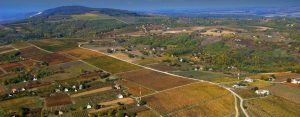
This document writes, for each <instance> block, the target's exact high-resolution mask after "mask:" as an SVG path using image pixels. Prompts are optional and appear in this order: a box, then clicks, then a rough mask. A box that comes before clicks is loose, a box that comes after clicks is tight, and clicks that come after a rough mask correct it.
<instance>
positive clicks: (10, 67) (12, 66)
mask: <svg viewBox="0 0 300 117" xmlns="http://www.w3.org/2000/svg"><path fill="white" fill-rule="evenodd" d="M0 67H1V68H3V69H4V70H5V71H7V72H13V71H14V70H16V69H18V68H24V66H23V65H22V64H21V63H8V64H3V65H0Z"/></svg>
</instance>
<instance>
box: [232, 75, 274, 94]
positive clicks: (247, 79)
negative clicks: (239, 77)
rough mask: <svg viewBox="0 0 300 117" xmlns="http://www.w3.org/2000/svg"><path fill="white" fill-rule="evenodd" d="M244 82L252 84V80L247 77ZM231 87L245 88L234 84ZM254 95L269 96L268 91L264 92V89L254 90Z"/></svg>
mask: <svg viewBox="0 0 300 117" xmlns="http://www.w3.org/2000/svg"><path fill="white" fill-rule="evenodd" d="M244 82H246V83H252V82H254V80H253V79H251V78H248V77H247V78H245V79H244ZM232 87H233V88H245V87H246V85H242V84H235V85H233V86H232ZM255 93H256V94H257V95H260V96H267V95H270V91H269V90H265V89H256V90H255Z"/></svg>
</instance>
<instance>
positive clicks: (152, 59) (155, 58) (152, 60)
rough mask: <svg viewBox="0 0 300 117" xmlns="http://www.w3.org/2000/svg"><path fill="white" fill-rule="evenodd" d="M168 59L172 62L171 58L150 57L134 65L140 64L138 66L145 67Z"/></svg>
mask: <svg viewBox="0 0 300 117" xmlns="http://www.w3.org/2000/svg"><path fill="white" fill-rule="evenodd" d="M168 59H169V60H173V59H174V58H172V57H170V56H162V57H150V58H145V59H142V60H138V61H136V62H135V63H137V64H140V65H147V64H152V63H157V62H161V61H163V60H168Z"/></svg>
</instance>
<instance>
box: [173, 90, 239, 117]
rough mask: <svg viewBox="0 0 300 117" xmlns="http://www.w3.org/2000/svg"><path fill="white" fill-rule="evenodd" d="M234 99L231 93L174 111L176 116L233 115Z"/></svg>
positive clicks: (229, 116) (209, 116)
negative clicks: (192, 106) (189, 107)
mask: <svg viewBox="0 0 300 117" xmlns="http://www.w3.org/2000/svg"><path fill="white" fill-rule="evenodd" d="M234 115H235V110H234V100H233V99H232V96H231V95H227V96H224V97H222V98H218V99H214V100H211V101H208V102H207V103H204V104H200V105H199V106H196V107H194V108H191V109H187V110H183V111H180V112H178V113H174V114H173V115H172V116H174V117H204V116H205V117H233V116H234Z"/></svg>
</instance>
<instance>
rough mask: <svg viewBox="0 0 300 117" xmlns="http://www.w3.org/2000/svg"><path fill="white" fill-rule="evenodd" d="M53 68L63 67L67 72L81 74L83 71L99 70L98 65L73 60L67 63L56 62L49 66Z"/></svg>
mask: <svg viewBox="0 0 300 117" xmlns="http://www.w3.org/2000/svg"><path fill="white" fill-rule="evenodd" d="M49 69H51V70H54V71H55V70H58V69H63V70H64V71H65V73H71V74H74V75H79V74H81V73H82V71H83V70H84V71H94V70H98V69H97V68H96V67H92V66H90V65H88V64H85V63H83V62H81V61H71V62H67V63H62V64H56V65H52V66H50V67H49Z"/></svg>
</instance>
